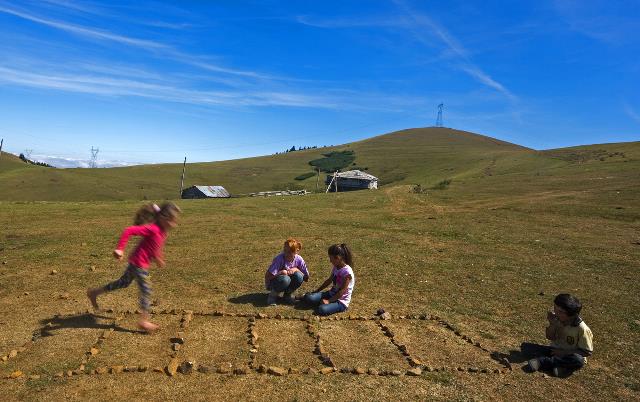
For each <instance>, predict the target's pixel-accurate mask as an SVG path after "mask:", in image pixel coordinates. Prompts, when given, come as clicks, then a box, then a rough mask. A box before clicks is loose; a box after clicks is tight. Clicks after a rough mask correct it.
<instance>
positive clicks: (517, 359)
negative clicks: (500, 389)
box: [491, 346, 536, 372]
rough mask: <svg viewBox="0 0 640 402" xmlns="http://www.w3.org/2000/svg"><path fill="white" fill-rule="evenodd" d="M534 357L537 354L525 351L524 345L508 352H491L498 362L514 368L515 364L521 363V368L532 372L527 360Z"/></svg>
mask: <svg viewBox="0 0 640 402" xmlns="http://www.w3.org/2000/svg"><path fill="white" fill-rule="evenodd" d="M534 357H536V356H533V355H530V354H527V353H526V352H525V351H523V348H522V346H521V347H520V349H517V350H513V349H512V350H510V351H509V352H508V353H503V352H492V353H491V358H492V359H493V360H495V361H497V362H498V363H500V364H503V365H504V366H506V367H508V368H513V366H514V365H521V366H520V369H521V370H522V371H524V372H530V370H529V365H528V364H527V362H528V361H529V359H532V358H534Z"/></svg>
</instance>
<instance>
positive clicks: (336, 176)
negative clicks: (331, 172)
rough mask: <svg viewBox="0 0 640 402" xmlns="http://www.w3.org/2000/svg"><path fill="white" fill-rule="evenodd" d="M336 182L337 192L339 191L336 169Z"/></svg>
mask: <svg viewBox="0 0 640 402" xmlns="http://www.w3.org/2000/svg"><path fill="white" fill-rule="evenodd" d="M335 183H336V193H338V171H337V170H336V180H335Z"/></svg>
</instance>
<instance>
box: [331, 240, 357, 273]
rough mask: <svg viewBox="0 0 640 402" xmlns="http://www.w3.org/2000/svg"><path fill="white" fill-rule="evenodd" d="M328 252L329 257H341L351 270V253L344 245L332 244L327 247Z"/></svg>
mask: <svg viewBox="0 0 640 402" xmlns="http://www.w3.org/2000/svg"><path fill="white" fill-rule="evenodd" d="M328 252H329V255H333V256H336V257H342V260H343V261H344V262H345V263H346V264H347V265H349V266H350V267H352V268H353V253H352V252H351V250H350V249H349V247H348V246H347V245H346V244H344V243H342V244H334V245H332V246H330V247H329V250H328Z"/></svg>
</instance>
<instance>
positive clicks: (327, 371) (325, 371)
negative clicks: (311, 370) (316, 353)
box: [320, 367, 336, 374]
mask: <svg viewBox="0 0 640 402" xmlns="http://www.w3.org/2000/svg"><path fill="white" fill-rule="evenodd" d="M334 371H336V369H335V368H333V367H325V368H323V369H321V370H320V374H331V373H333V372H334Z"/></svg>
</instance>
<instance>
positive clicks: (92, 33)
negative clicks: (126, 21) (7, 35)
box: [0, 5, 168, 50]
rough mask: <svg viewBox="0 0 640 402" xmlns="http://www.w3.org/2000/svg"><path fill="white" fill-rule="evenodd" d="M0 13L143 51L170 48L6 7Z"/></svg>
mask: <svg viewBox="0 0 640 402" xmlns="http://www.w3.org/2000/svg"><path fill="white" fill-rule="evenodd" d="M0 12H3V13H5V14H10V15H13V16H16V17H19V18H22V19H25V20H28V21H32V22H36V23H38V24H43V25H47V26H50V27H52V28H57V29H60V30H63V31H66V32H70V33H73V34H76V35H80V36H84V37H90V38H93V39H102V40H108V41H112V42H117V43H123V44H125V45H130V46H135V47H139V48H143V49H148V50H157V49H167V48H168V47H167V46H166V45H164V44H162V43H159V42H155V41H152V40H146V39H137V38H131V37H128V36H124V35H118V34H114V33H111V32H108V31H103V30H97V29H93V28H86V27H83V26H80V25H75V24H70V23H67V22H62V21H57V20H52V19H47V18H41V17H38V16H35V15H33V14H30V13H27V12H23V11H20V10H16V9H13V8H8V7H4V6H1V5H0Z"/></svg>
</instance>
